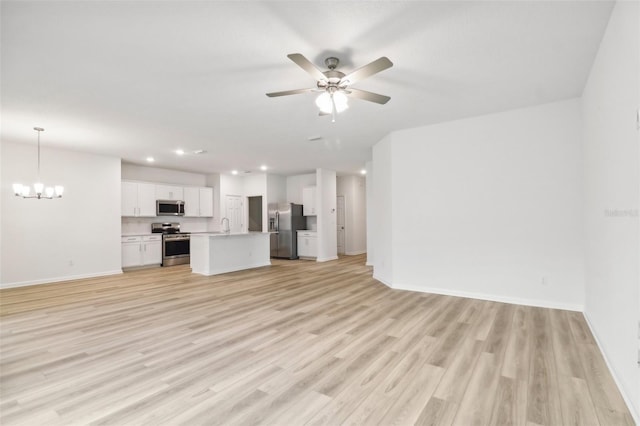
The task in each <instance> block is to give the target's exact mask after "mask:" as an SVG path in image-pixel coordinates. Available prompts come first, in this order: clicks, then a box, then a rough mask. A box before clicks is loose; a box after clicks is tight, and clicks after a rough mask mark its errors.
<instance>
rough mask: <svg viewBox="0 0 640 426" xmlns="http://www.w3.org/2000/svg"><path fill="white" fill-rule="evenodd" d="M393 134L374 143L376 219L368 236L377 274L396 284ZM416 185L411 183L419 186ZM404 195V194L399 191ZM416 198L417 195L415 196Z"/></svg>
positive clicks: (384, 280)
mask: <svg viewBox="0 0 640 426" xmlns="http://www.w3.org/2000/svg"><path fill="white" fill-rule="evenodd" d="M391 139H392V135H387V136H386V137H385V138H384V139H382V140H381V141H380V142H378V143H377V144H376V145H374V147H373V161H372V168H373V173H372V176H373V182H375V185H374V186H373V191H372V192H373V197H372V200H373V201H372V204H373V206H372V208H371V212H372V219H373V220H372V221H371V227H370V228H369V235H367V239H368V240H371V241H372V244H373V250H372V251H373V252H374V253H375V258H374V261H373V277H374V278H375V279H377V280H379V281H381V282H383V283H385V284H386V285H388V286H393V266H394V265H393V247H392V246H393V232H394V229H393V213H394V209H393V208H392V207H393V206H392V197H393V196H394V194H392V192H391V184H392V181H393V172H394V170H393V169H392V167H391V160H392V151H393V150H392V147H391ZM415 187H416V185H413V186H409V188H415ZM399 195H401V194H399ZM412 198H413V197H412Z"/></svg>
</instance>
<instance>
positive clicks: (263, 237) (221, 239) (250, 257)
mask: <svg viewBox="0 0 640 426" xmlns="http://www.w3.org/2000/svg"><path fill="white" fill-rule="evenodd" d="M267 265H271V261H270V258H269V233H268V232H242V233H234V234H227V233H220V232H214V233H192V234H191V272H193V273H194V274H201V275H218V274H224V273H227V272H233V271H241V270H243V269H251V268H259V267H261V266H267Z"/></svg>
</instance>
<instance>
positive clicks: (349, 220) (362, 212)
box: [336, 176, 367, 255]
mask: <svg viewBox="0 0 640 426" xmlns="http://www.w3.org/2000/svg"><path fill="white" fill-rule="evenodd" d="M336 194H337V195H338V196H340V195H342V196H344V199H345V254H347V255H355V254H362V253H365V252H366V250H367V235H366V233H367V229H366V224H367V220H366V211H367V208H366V192H365V179H364V177H362V176H338V177H337V178H336Z"/></svg>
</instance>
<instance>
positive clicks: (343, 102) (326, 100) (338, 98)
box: [316, 92, 349, 114]
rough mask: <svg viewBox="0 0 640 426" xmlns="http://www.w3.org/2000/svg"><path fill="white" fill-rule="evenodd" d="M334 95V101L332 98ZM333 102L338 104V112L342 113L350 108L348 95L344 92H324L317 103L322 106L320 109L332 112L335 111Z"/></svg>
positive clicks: (328, 112)
mask: <svg viewBox="0 0 640 426" xmlns="http://www.w3.org/2000/svg"><path fill="white" fill-rule="evenodd" d="M331 97H333V101H332V100H331ZM333 103H335V105H336V112H337V113H341V112H342V111H344V110H345V109H347V108H349V105H348V102H347V95H345V94H344V93H342V92H334V93H333V94H331V93H329V92H324V93H322V94H321V95H320V96H318V98H317V99H316V105H317V106H318V108H320V111H322V112H324V113H325V114H331V113H332V112H333Z"/></svg>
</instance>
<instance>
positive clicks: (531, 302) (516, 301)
mask: <svg viewBox="0 0 640 426" xmlns="http://www.w3.org/2000/svg"><path fill="white" fill-rule="evenodd" d="M374 278H375V277H374ZM387 285H388V284H387ZM389 287H391V288H393V289H397V290H408V291H417V292H419V293H434V294H442V295H444V296H455V297H466V298H468V299H479V300H489V301H491V302H501V303H510V304H513V305H524V306H535V307H538V308H550V309H562V310H565V311H575V312H583V311H584V306H583V305H574V304H570V303H558V302H551V301H547V300H536V299H521V298H519V297H505V296H497V295H493V294H484V293H471V292H466V291H457V290H449V289H444V288H434V287H417V286H411V285H402V284H392V285H390V286H389Z"/></svg>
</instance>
